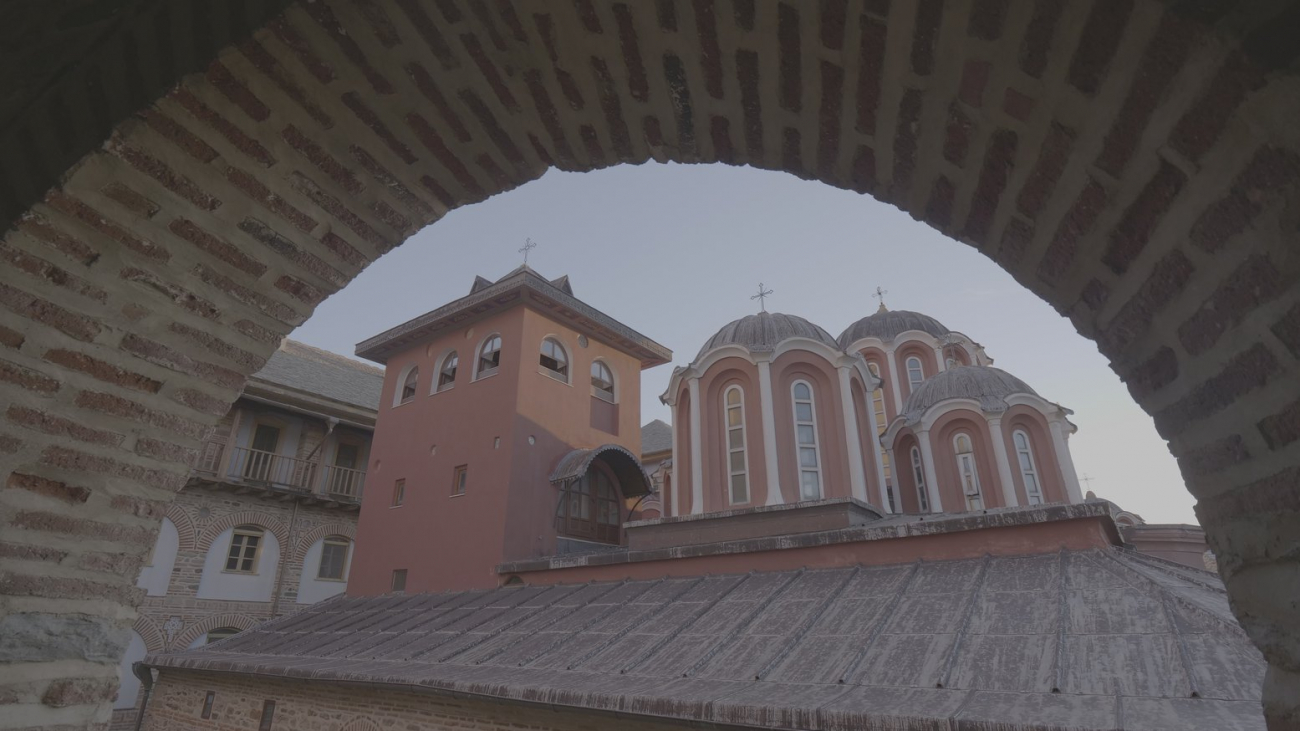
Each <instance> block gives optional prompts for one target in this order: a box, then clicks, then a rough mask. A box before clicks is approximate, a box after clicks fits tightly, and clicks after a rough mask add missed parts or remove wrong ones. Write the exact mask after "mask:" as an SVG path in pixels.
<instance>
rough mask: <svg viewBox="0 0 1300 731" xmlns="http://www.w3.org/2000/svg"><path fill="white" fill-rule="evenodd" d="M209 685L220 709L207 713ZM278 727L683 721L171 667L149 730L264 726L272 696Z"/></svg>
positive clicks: (516, 728) (562, 730) (640, 725)
mask: <svg viewBox="0 0 1300 731" xmlns="http://www.w3.org/2000/svg"><path fill="white" fill-rule="evenodd" d="M208 691H215V692H216V697H215V698H214V700H213V704H212V717H211V718H210V719H207V720H205V719H202V718H200V712H201V711H202V709H203V702H204V699H205V698H206V696H207V693H208ZM267 700H273V701H275V704H276V705H275V713H274V716H273V722H272V726H271V728H272V729H273V731H380V730H381V729H404V730H405V729H409V730H414V729H420V730H421V731H425V730H427V731H444V730H445V731H451V730H452V729H455V730H456V731H610V730H611V729H618V730H619V731H668V729H680V728H681V727H682V726H681V725H680V724H674V723H664V722H659V721H652V720H640V719H636V718H634V717H629V716H615V715H613V714H605V713H580V712H576V711H562V710H555V709H551V708H543V707H539V706H525V705H520V704H511V703H502V702H488V701H478V700H470V699H452V698H447V697H443V696H437V695H434V694H432V693H418V692H404V691H393V690H381V689H371V688H356V687H347V686H326V685H320V684H316V685H309V684H307V683H295V682H292V681H285V680H275V679H263V678H232V677H228V676H222V675H217V674H212V673H189V672H175V671H166V672H164V673H163V674H162V676H161V677H160V679H159V682H158V684H157V685H156V686H155V690H154V697H153V699H152V700H151V701H150V702H149V708H148V712H147V714H146V719H145V726H144V728H145V731H257V729H258V725H259V722H260V720H261V717H262V707H263V704H264V702H265V701H267Z"/></svg>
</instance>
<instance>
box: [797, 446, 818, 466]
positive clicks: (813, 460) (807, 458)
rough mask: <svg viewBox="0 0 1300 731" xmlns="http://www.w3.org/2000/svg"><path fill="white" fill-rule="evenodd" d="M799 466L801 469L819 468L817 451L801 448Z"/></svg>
mask: <svg viewBox="0 0 1300 731" xmlns="http://www.w3.org/2000/svg"><path fill="white" fill-rule="evenodd" d="M799 466H800V467H813V468H816V467H817V450H816V449H812V448H811V447H800V448H799Z"/></svg>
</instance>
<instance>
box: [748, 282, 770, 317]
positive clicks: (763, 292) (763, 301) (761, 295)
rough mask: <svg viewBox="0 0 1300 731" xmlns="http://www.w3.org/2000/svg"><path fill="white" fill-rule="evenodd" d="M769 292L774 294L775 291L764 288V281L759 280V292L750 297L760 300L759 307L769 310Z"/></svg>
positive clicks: (764, 310) (765, 310)
mask: <svg viewBox="0 0 1300 731" xmlns="http://www.w3.org/2000/svg"><path fill="white" fill-rule="evenodd" d="M769 294H773V291H772V290H770V289H763V283H762V282H759V283H758V294H756V295H754V296H753V297H750V299H751V300H758V307H759V309H761V310H762V311H763V312H767V296H768V295H769Z"/></svg>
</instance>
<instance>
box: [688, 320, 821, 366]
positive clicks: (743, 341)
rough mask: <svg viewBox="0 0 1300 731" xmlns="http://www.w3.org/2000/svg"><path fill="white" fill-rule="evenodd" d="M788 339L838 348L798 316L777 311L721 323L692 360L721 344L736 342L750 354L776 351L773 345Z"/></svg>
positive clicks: (819, 330)
mask: <svg viewBox="0 0 1300 731" xmlns="http://www.w3.org/2000/svg"><path fill="white" fill-rule="evenodd" d="M790 338H808V339H809V340H816V341H817V342H819V343H822V344H824V345H826V346H827V347H829V348H833V349H835V350H839V349H840V348H839V345H838V344H837V343H836V342H835V338H833V337H831V334H830V333H828V332H826V331H825V330H823V329H821V328H820V327H817V326H816V325H814V324H812V323H811V322H808V321H807V320H805V319H803V318H802V317H796V316H794V315H783V314H781V313H779V312H760V313H758V314H757V315H746V316H745V317H742V318H740V319H739V320H733V321H731V322H729V323H727V324H726V325H723V326H722V329H721V330H719V331H718V332H717V333H716V334H715V335H714V336H713V337H711V338H709V340H708V342H706V343H705V344H704V347H702V348H700V352H699V353H698V354H697V355H696V356H695V359H696V360H699V359H700V356H702V355H704V354H705V353H707V352H709V351H710V350H713V349H714V348H719V347H722V346H723V345H739V346H741V347H743V348H746V349H748V350H749V352H751V353H770V352H772V351H773V350H776V346H777V345H779V344H780V343H782V342H783V341H786V340H789V339H790Z"/></svg>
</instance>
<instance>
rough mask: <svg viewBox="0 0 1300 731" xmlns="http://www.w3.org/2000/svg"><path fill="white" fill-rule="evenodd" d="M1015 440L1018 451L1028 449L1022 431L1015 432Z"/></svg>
mask: <svg viewBox="0 0 1300 731" xmlns="http://www.w3.org/2000/svg"><path fill="white" fill-rule="evenodd" d="M1015 440H1016V446H1017V447H1019V448H1020V449H1029V445H1028V444H1027V443H1026V442H1025V433H1024V432H1022V431H1018V432H1016V434H1015Z"/></svg>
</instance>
